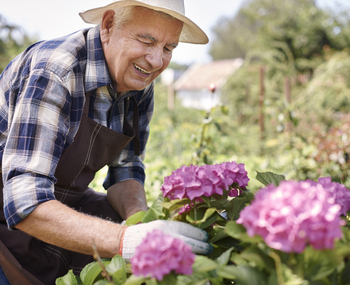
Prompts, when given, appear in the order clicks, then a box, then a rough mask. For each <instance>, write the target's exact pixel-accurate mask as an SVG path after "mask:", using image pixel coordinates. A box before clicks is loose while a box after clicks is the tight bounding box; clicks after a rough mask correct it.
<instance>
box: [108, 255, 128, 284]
mask: <svg viewBox="0 0 350 285" xmlns="http://www.w3.org/2000/svg"><path fill="white" fill-rule="evenodd" d="M106 270H107V272H108V273H109V274H110V275H111V276H112V278H113V281H114V282H115V283H116V284H118V285H119V284H120V285H121V284H123V283H124V282H125V281H126V264H125V261H124V259H123V258H122V257H121V256H120V255H115V256H114V257H113V258H112V260H111V262H110V263H109V264H108V265H107V266H106Z"/></svg>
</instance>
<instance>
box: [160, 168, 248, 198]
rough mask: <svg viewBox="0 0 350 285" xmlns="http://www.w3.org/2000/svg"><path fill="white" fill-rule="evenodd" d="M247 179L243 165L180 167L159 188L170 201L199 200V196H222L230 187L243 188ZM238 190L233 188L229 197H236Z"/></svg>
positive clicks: (246, 183)
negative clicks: (224, 190)
mask: <svg viewBox="0 0 350 285" xmlns="http://www.w3.org/2000/svg"><path fill="white" fill-rule="evenodd" d="M248 181H249V178H248V176H247V171H246V170H245V169H244V164H242V163H239V164H237V163H236V162H234V161H233V162H225V163H222V164H216V165H203V166H196V165H191V166H182V167H180V168H179V169H177V170H175V171H173V172H172V174H171V175H170V176H167V177H165V178H164V183H163V185H162V187H161V190H162V192H163V196H164V197H168V198H169V199H170V200H173V199H183V198H189V199H190V200H196V199H200V197H201V196H205V197H211V196H212V195H214V194H218V195H222V194H223V189H226V190H227V191H228V190H229V189H230V186H231V185H234V186H235V184H236V185H238V186H239V187H241V188H245V187H246V186H247V185H248ZM238 194H239V193H238V190H237V189H236V188H235V187H233V189H231V190H230V192H229V196H231V197H236V196H237V195H238Z"/></svg>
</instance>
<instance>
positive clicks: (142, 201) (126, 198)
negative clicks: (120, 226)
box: [107, 179, 148, 220]
mask: <svg viewBox="0 0 350 285" xmlns="http://www.w3.org/2000/svg"><path fill="white" fill-rule="evenodd" d="M107 198H108V202H109V203H110V204H111V206H112V207H113V208H114V210H116V211H117V213H118V214H119V215H120V216H121V217H122V218H123V219H124V220H126V219H128V218H129V217H130V216H132V215H133V214H136V213H137V212H139V211H147V210H148V207H147V202H146V194H145V189H144V187H143V185H142V184H141V183H140V182H138V181H136V180H133V179H129V180H125V181H122V182H119V183H116V184H114V185H112V186H111V187H109V188H108V191H107Z"/></svg>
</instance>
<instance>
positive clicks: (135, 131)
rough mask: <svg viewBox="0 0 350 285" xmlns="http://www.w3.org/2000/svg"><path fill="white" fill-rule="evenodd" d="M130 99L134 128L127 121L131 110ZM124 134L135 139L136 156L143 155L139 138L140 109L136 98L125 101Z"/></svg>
mask: <svg viewBox="0 0 350 285" xmlns="http://www.w3.org/2000/svg"><path fill="white" fill-rule="evenodd" d="M129 98H131V100H132V102H133V127H132V126H131V125H130V124H129V122H128V119H127V114H128V110H129V102H130V100H129ZM123 130H124V133H125V134H126V135H128V136H132V137H133V142H134V146H135V155H140V154H141V143H140V137H139V109H138V107H137V102H136V98H135V96H132V97H128V98H125V99H124V124H123Z"/></svg>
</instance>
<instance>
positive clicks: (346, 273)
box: [340, 261, 350, 284]
mask: <svg viewBox="0 0 350 285" xmlns="http://www.w3.org/2000/svg"><path fill="white" fill-rule="evenodd" d="M340 277H341V281H342V282H343V283H344V284H350V261H348V262H347V263H346V265H345V267H344V269H343V271H342V273H341V275H340Z"/></svg>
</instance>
